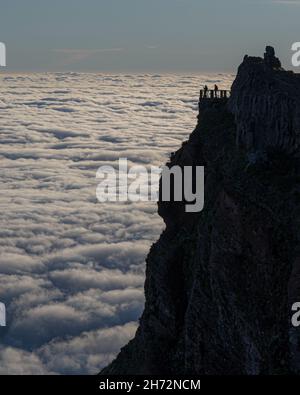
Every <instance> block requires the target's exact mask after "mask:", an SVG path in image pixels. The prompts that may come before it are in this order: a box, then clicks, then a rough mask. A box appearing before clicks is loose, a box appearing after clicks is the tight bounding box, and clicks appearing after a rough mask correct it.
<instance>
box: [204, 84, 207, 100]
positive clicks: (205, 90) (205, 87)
mask: <svg viewBox="0 0 300 395" xmlns="http://www.w3.org/2000/svg"><path fill="white" fill-rule="evenodd" d="M203 90H204V97H207V92H208V86H207V85H204V89H203Z"/></svg>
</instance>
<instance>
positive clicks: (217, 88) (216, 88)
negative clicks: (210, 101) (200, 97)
mask: <svg viewBox="0 0 300 395" xmlns="http://www.w3.org/2000/svg"><path fill="white" fill-rule="evenodd" d="M214 91H215V97H218V91H219V87H218V85H215V88H214Z"/></svg>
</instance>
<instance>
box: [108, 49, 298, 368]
mask: <svg viewBox="0 0 300 395" xmlns="http://www.w3.org/2000/svg"><path fill="white" fill-rule="evenodd" d="M299 92H300V77H299V75H297V74H293V73H292V72H287V71H284V70H283V69H282V68H281V65H280V62H279V60H278V59H277V58H276V57H275V54H274V51H273V49H272V48H270V47H267V50H266V54H265V56H264V58H258V57H255V58H254V57H248V56H246V57H245V58H244V61H243V63H242V64H241V66H240V67H239V70H238V74H237V77H236V80H235V82H234V83H233V86H232V93H231V97H230V99H229V100H227V99H219V100H218V99H211V100H203V101H202V102H200V103H199V116H198V124H197V126H196V128H195V130H194V131H193V133H192V134H191V135H190V138H189V140H188V141H187V142H185V143H184V144H183V145H182V147H181V148H180V149H179V150H178V151H177V152H176V153H175V155H173V156H172V159H171V162H170V163H169V166H173V165H180V166H184V165H192V166H197V165H201V166H205V206H204V210H203V211H202V212H200V213H193V214H192V213H186V212H185V210H184V205H183V203H178V202H170V203H166V202H159V204H158V212H159V214H160V215H161V216H162V218H163V219H164V220H165V223H166V229H165V231H164V232H163V233H162V235H161V236H160V238H159V240H158V241H157V242H156V243H155V244H154V245H153V246H152V248H151V250H150V252H149V255H148V257H147V267H146V282H145V297H146V303H145V309H144V312H143V315H142V317H141V319H140V325H139V328H138V330H137V333H136V336H135V338H134V339H133V340H132V341H131V342H129V344H128V345H126V346H125V347H124V348H123V349H122V350H121V352H120V354H119V356H118V357H117V358H116V360H115V361H113V362H112V364H110V365H109V366H108V367H107V368H105V369H104V370H103V371H102V372H101V373H102V374H172V373H176V374H184V373H192V374H278V373H279V374H288V373H291V372H293V373H299V372H300V355H299V351H298V349H299V348H300V347H299V334H300V329H297V328H292V326H291V305H292V303H294V302H295V301H300V282H299V280H300V249H299V236H300V235H299V219H300V210H299V196H300V188H299V180H300V172H299V171H300V169H299V133H300V117H299V114H300V100H299ZM194 181H195V182H197V180H194Z"/></svg>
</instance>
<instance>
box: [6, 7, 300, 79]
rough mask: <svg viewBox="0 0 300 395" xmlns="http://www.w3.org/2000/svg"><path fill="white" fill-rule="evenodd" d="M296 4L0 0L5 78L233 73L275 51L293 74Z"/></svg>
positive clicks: (297, 21)
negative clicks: (17, 74) (250, 58)
mask: <svg viewBox="0 0 300 395" xmlns="http://www.w3.org/2000/svg"><path fill="white" fill-rule="evenodd" d="M299 5H300V2H299V1H295V0H286V1H285V0H151V1H148V0H85V1H82V0H52V1H51V2H50V1H46V0H26V1H24V0H0V41H3V42H5V43H6V45H7V64H8V71H15V70H18V71H28V70H30V71H36V70H38V71H59V70H75V71H126V72H136V71H155V72H156V71H157V72H160V71H234V70H235V68H236V66H237V64H239V62H240V60H241V58H242V57H243V55H244V54H245V53H248V54H261V53H262V52H263V50H264V47H265V45H266V44H272V45H274V46H275V47H276V48H277V50H278V53H279V55H280V57H281V58H282V60H283V63H284V65H285V66H286V67H287V68H291V65H290V58H291V49H290V48H291V44H292V43H293V42H295V41H299V40H300V37H299V34H300V33H299V18H298V12H297V10H298V8H297V9H295V7H298V6H299Z"/></svg>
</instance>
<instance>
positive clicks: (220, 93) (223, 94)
mask: <svg viewBox="0 0 300 395" xmlns="http://www.w3.org/2000/svg"><path fill="white" fill-rule="evenodd" d="M208 92H209V93H208ZM227 93H228V91H226V90H219V87H218V85H216V84H215V86H214V89H208V86H207V85H204V87H203V89H202V90H201V91H200V99H201V98H227V97H228V96H227Z"/></svg>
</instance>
